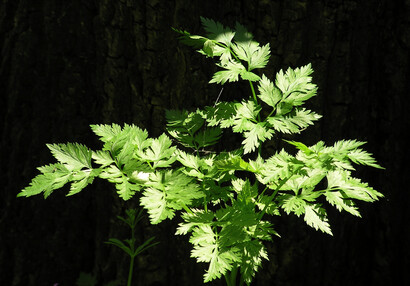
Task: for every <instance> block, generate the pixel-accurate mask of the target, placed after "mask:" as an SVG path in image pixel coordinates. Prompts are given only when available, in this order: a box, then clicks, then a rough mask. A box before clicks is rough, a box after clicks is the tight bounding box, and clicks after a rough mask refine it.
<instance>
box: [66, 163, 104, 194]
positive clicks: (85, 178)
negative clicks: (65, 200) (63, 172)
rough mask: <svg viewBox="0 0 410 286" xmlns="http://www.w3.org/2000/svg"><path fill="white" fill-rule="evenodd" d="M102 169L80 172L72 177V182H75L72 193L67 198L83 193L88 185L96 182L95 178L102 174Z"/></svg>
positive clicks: (71, 188)
mask: <svg viewBox="0 0 410 286" xmlns="http://www.w3.org/2000/svg"><path fill="white" fill-rule="evenodd" d="M100 172H101V170H100V169H94V170H91V171H89V170H86V171H78V172H76V173H75V174H73V175H72V177H71V181H74V182H73V183H72V184H71V187H70V192H69V193H68V194H67V196H72V195H75V194H77V193H79V192H81V191H82V190H83V189H84V188H85V187H86V186H87V185H89V184H91V183H92V182H93V181H94V178H95V177H97V176H98V175H99V174H100Z"/></svg>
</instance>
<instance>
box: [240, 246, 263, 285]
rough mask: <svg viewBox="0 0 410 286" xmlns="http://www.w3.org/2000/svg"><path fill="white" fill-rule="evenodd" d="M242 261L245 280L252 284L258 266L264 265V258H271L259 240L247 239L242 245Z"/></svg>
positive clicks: (242, 272)
mask: <svg viewBox="0 0 410 286" xmlns="http://www.w3.org/2000/svg"><path fill="white" fill-rule="evenodd" d="M241 248H242V261H241V263H240V269H241V275H242V279H243V281H244V282H245V283H246V284H247V285H250V284H251V282H252V279H253V278H254V277H255V274H256V272H257V271H258V268H259V267H261V266H262V258H263V259H266V260H269V258H268V253H267V251H266V249H265V247H264V245H263V244H262V242H261V241H259V240H250V241H246V242H244V243H243V244H242V245H241Z"/></svg>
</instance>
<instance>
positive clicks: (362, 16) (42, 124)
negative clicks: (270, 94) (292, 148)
mask: <svg viewBox="0 0 410 286" xmlns="http://www.w3.org/2000/svg"><path fill="white" fill-rule="evenodd" d="M409 11H410V4H409V3H408V1H404V0H401V1H388V0H379V1H376V0H372V1H358V0H356V1H353V0H351V1H342V0H334V1H318V0H307V1H296V0H292V1H279V0H276V1H266V0H258V1H250V0H242V1H233V0H228V1H182V0H172V1H158V0H146V1H136V0H134V1H133V0H120V1H113V0H103V1H80V0H72V1H56V0H48V1H45V0H43V1H40V0H39V1H23V0H1V1H0V51H1V57H0V94H1V95H2V104H1V105H0V114H1V119H0V120H1V122H0V132H1V136H2V137H1V148H0V156H1V157H0V162H2V164H1V171H0V176H1V182H2V186H3V187H2V191H1V192H0V245H1V246H2V247H1V248H0V284H1V285H11V286H19V285H25V286H38V285H47V286H51V285H56V284H58V285H60V286H61V285H75V281H76V279H77V278H78V277H79V274H80V272H85V273H93V274H94V275H95V276H96V277H97V279H98V281H99V284H98V285H104V284H107V283H108V282H109V281H111V280H115V279H119V280H121V281H122V282H121V283H122V284H120V285H125V282H124V281H125V279H126V277H127V272H128V262H129V260H128V258H127V257H126V256H124V255H123V254H122V253H121V252H120V250H117V249H114V248H113V247H112V246H109V245H106V244H104V243H103V242H104V241H106V240H108V238H110V237H117V238H126V237H127V236H128V232H127V229H126V227H125V225H122V224H121V223H118V222H119V221H118V220H117V219H116V218H115V217H116V216H117V215H124V210H125V209H126V208H130V207H136V206H138V201H137V200H132V201H129V202H123V201H122V200H120V199H118V198H117V195H116V193H115V190H114V189H113V187H112V186H111V185H110V184H106V183H104V182H100V181H98V182H96V183H95V184H94V185H92V186H89V187H87V189H86V190H84V191H83V192H81V193H80V194H78V195H76V196H73V197H65V195H66V193H67V188H64V189H63V190H59V191H56V192H55V193H53V194H52V195H51V196H50V197H49V198H48V199H47V200H44V199H43V198H42V197H40V196H39V197H35V198H29V199H17V198H16V194H17V192H19V191H20V190H21V189H22V188H24V187H25V186H27V185H28V184H29V182H30V180H31V178H33V177H34V176H35V175H36V174H37V172H36V170H35V167H37V166H41V165H45V164H49V163H50V162H51V160H52V158H51V156H50V155H49V151H48V150H47V148H46V147H45V144H46V143H65V142H81V143H84V144H86V145H88V146H89V147H91V148H99V147H100V144H99V143H98V142H97V140H96V139H95V136H93V133H92V132H91V130H90V128H89V125H90V124H96V123H119V124H122V123H130V124H131V123H134V124H137V125H138V126H140V127H142V128H146V129H147V130H148V131H149V133H150V135H151V136H158V135H160V134H161V133H162V132H163V131H164V124H165V123H164V122H165V121H164V110H165V109H170V108H178V109H190V108H195V107H202V106H205V105H212V104H213V103H214V101H215V100H216V98H217V96H218V94H219V92H220V90H221V86H217V85H215V84H213V85H209V84H208V81H209V80H210V78H211V76H212V73H213V72H214V71H215V70H216V69H215V67H214V64H213V61H212V59H206V58H204V57H202V56H201V55H199V54H198V53H196V52H194V51H193V50H192V49H190V48H188V47H185V46H183V45H182V44H180V43H178V40H177V36H178V35H176V33H174V32H173V31H172V30H171V27H177V28H183V29H186V30H188V31H191V32H193V33H202V31H203V30H202V28H201V27H200V20H199V17H200V16H205V17H208V18H212V19H214V20H216V21H220V22H222V23H224V24H225V25H227V26H233V25H234V24H235V22H236V21H238V22H240V23H242V24H243V25H244V26H245V27H247V28H248V29H249V30H250V31H251V32H253V34H254V35H255V38H256V39H257V40H258V41H259V42H261V43H263V44H264V43H268V42H269V43H270V45H271V50H272V57H271V61H270V64H269V67H268V69H266V71H265V73H266V74H267V75H268V76H270V77H272V76H274V74H275V73H276V72H277V71H278V70H280V69H286V68H287V67H289V66H291V67H297V66H300V65H305V64H307V63H310V62H311V63H312V66H313V69H314V70H315V73H314V75H313V77H314V81H315V83H317V84H318V86H319V93H318V96H317V97H316V98H314V99H312V100H311V103H310V107H311V108H312V109H314V110H315V111H317V112H318V113H320V114H322V115H323V116H324V118H323V119H321V121H320V122H319V123H318V124H317V125H315V126H314V127H311V128H310V129H308V130H307V131H305V134H302V135H301V136H300V138H301V140H303V141H304V142H306V143H307V144H314V143H315V142H316V141H318V140H324V141H325V142H326V143H327V144H331V143H333V142H334V141H336V140H339V139H344V138H346V139H355V138H356V139H359V140H364V141H368V142H369V144H368V145H367V146H366V149H367V150H370V151H371V152H373V153H374V154H375V157H376V158H377V159H378V160H379V162H380V163H381V164H382V165H383V166H384V167H386V168H387V170H386V171H379V170H368V169H361V168H358V172H359V175H358V176H359V177H362V178H363V179H364V181H368V182H369V183H370V185H372V186H374V187H375V188H376V189H377V190H379V191H381V192H383V193H384V194H385V195H386V199H383V200H382V201H381V202H379V203H375V204H372V205H369V206H367V205H366V206H365V205H363V206H362V205H360V207H361V209H362V210H363V211H362V215H363V218H362V219H358V218H356V217H354V218H352V217H349V216H348V215H346V214H339V213H337V212H336V211H330V208H328V209H329V212H330V218H331V223H332V224H333V232H334V237H327V236H326V235H323V234H321V233H316V232H315V231H314V230H312V229H310V228H308V227H307V226H306V225H305V224H304V223H303V221H301V220H300V219H298V218H294V217H286V216H282V217H281V218H280V220H279V221H278V222H276V226H277V228H278V230H279V232H280V233H281V235H282V238H281V239H275V240H274V241H273V242H272V243H270V244H268V249H269V252H270V253H269V257H270V261H266V262H265V263H264V266H263V269H261V270H260V271H259V272H258V274H257V277H256V280H255V283H254V285H301V284H302V283H303V284H304V285H390V284H391V283H392V282H391V281H390V279H391V278H392V277H395V278H396V279H401V280H402V283H401V284H402V285H406V282H407V284H409V283H410V281H409V278H408V277H407V276H405V273H406V270H407V268H408V267H409V266H410V265H409V263H408V259H407V257H406V255H405V253H408V251H409V250H410V247H409V241H410V237H409V229H408V227H405V226H406V224H407V222H408V221H409V214H408V213H407V212H406V211H405V210H406V199H408V198H409V196H408V194H407V192H406V190H403V187H404V186H405V185H404V180H403V179H402V178H404V177H405V176H406V175H407V172H408V171H409V169H408V167H407V164H406V160H407V159H409V158H408V152H406V145H405V144H406V143H405V139H404V135H406V133H407V132H408V130H410V128H409V127H410V126H409V123H410V119H409V112H408V108H409V103H408V102H409V101H408V100H406V98H405V95H406V94H405V93H407V91H408V90H409V89H410V88H409V83H410V79H409V75H410V70H409V67H410V61H409V60H410V59H409V51H410V37H409V35H410V24H409V21H408V19H409V17H410V13H409ZM239 86H240V87H242V86H241V85H239ZM247 92H248V91H247V90H242V89H238V88H237V85H230V84H227V85H226V86H225V87H224V90H223V93H222V98H221V100H227V99H229V98H231V99H232V98H235V99H238V100H239V99H240V98H241V95H242V94H247ZM176 224H177V222H176V221H175V220H174V221H171V222H167V223H164V224H162V225H159V226H150V225H149V222H148V221H147V220H144V221H143V222H142V224H141V226H140V227H141V228H140V230H139V233H138V239H139V240H140V241H141V242H142V241H144V240H145V239H147V238H148V237H150V236H153V235H155V236H156V237H157V238H156V240H157V241H159V242H160V244H159V245H158V246H156V247H155V248H152V249H150V250H149V251H147V252H145V253H143V254H141V255H140V256H138V257H137V260H136V272H135V285H143V286H149V285H201V283H202V282H201V281H202V274H203V266H204V265H202V264H197V263H196V262H195V260H194V259H192V258H190V246H189V245H188V242H187V237H175V236H174V233H175V227H176ZM212 285H222V284H220V283H219V282H215V283H213V284H212Z"/></svg>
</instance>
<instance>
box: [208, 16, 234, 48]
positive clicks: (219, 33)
mask: <svg viewBox="0 0 410 286" xmlns="http://www.w3.org/2000/svg"><path fill="white" fill-rule="evenodd" d="M201 22H202V25H203V27H204V29H205V31H207V32H208V33H207V36H208V38H209V39H211V40H214V41H216V42H220V43H223V44H225V45H229V44H230V43H231V41H232V39H233V37H234V36H235V33H234V32H232V31H231V30H230V29H229V28H225V27H224V26H223V25H222V24H221V23H219V22H215V21H214V20H212V19H208V18H204V17H201Z"/></svg>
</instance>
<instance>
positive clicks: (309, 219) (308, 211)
mask: <svg viewBox="0 0 410 286" xmlns="http://www.w3.org/2000/svg"><path fill="white" fill-rule="evenodd" d="M304 219H305V222H306V223H307V225H309V226H311V227H313V228H314V229H316V230H319V229H320V230H321V231H322V232H324V233H327V234H330V235H333V233H332V231H331V229H330V225H329V223H328V220H327V217H326V213H325V212H324V209H320V208H319V207H318V206H317V205H306V206H305V217H304Z"/></svg>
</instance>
